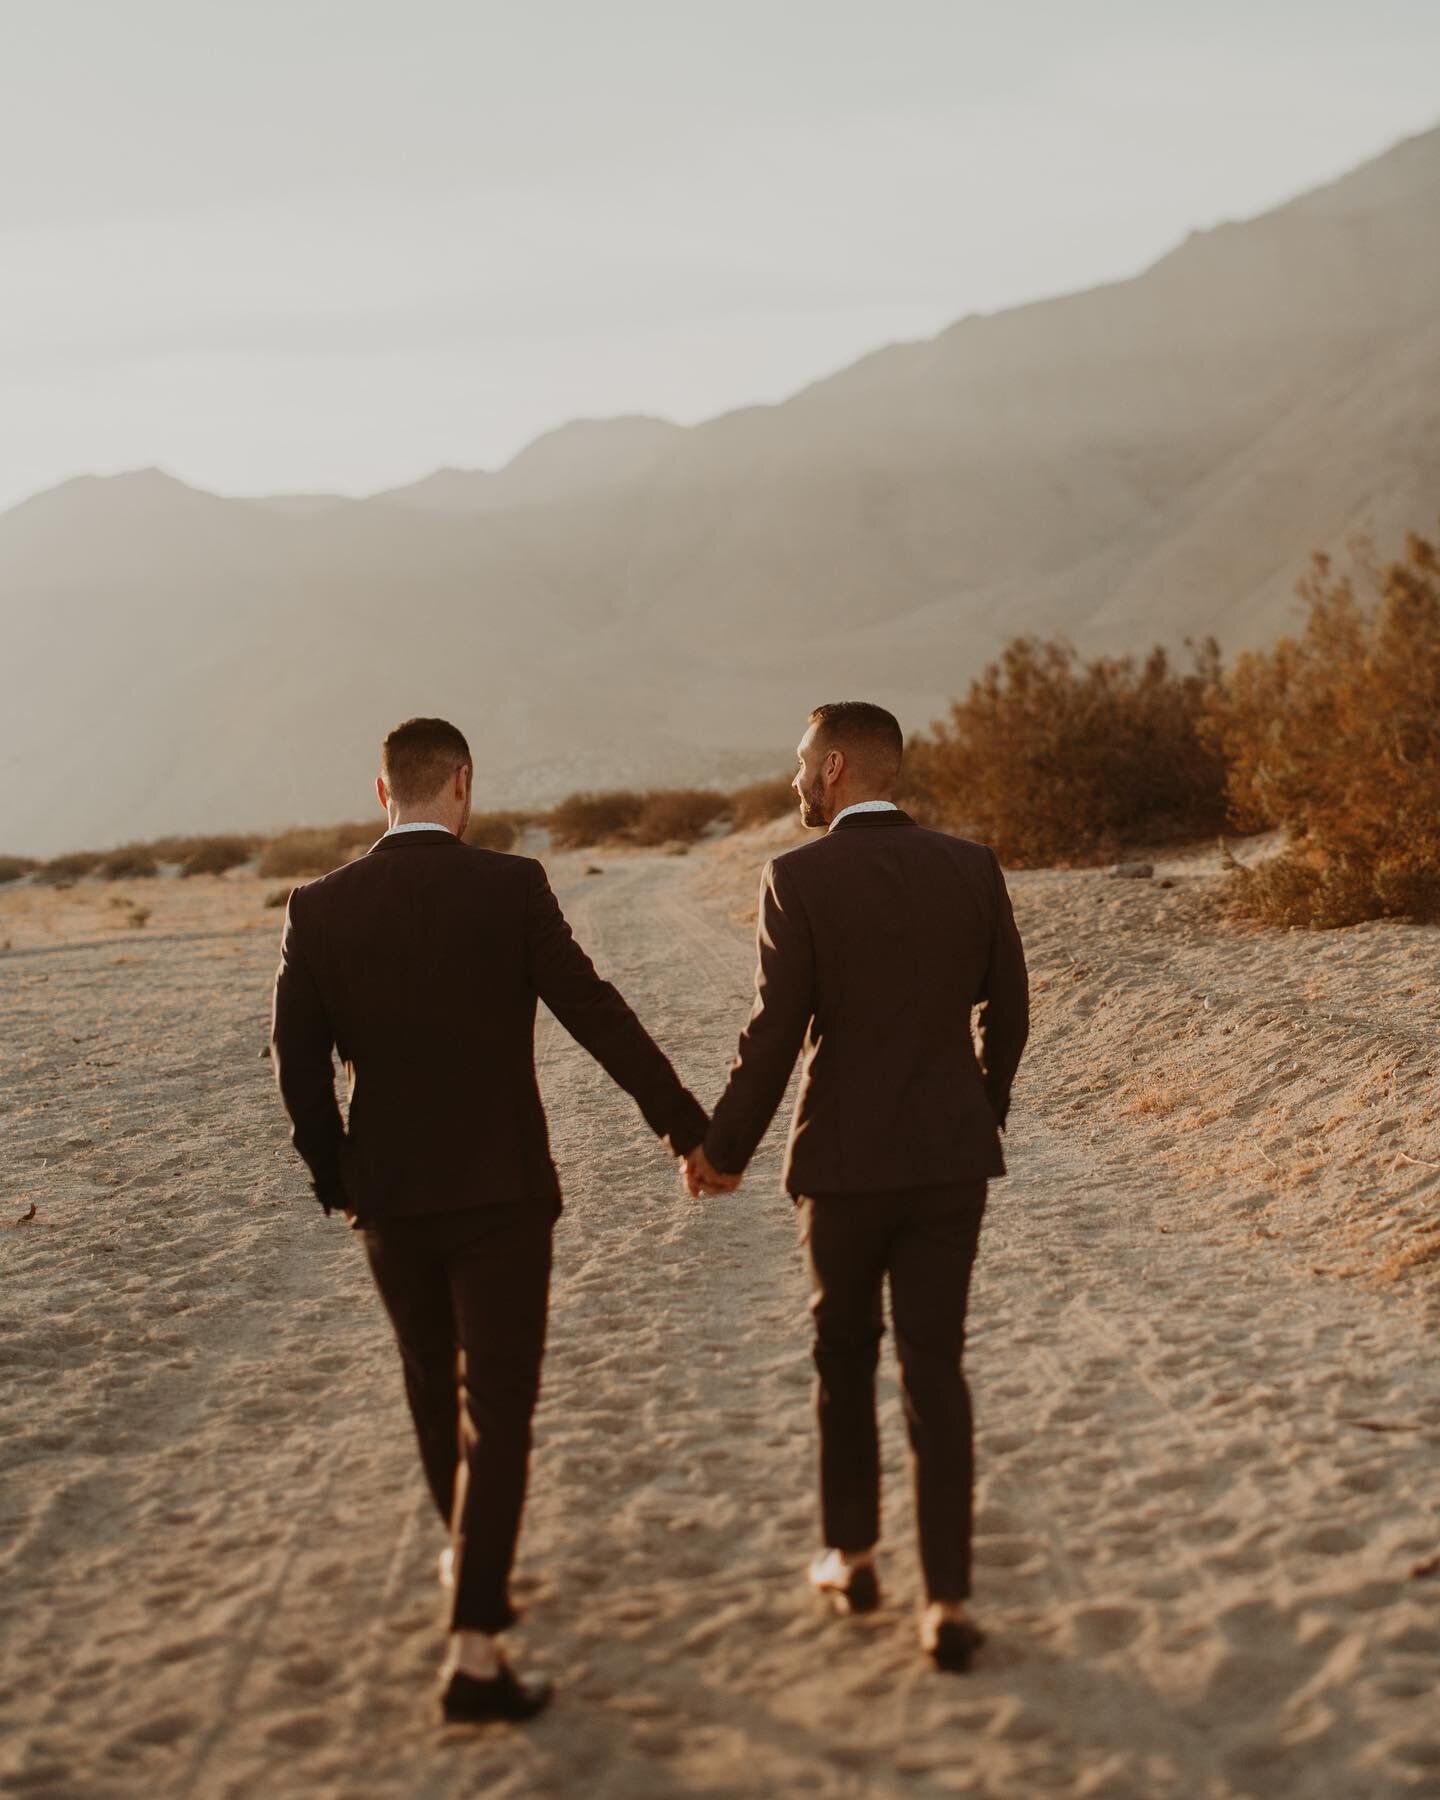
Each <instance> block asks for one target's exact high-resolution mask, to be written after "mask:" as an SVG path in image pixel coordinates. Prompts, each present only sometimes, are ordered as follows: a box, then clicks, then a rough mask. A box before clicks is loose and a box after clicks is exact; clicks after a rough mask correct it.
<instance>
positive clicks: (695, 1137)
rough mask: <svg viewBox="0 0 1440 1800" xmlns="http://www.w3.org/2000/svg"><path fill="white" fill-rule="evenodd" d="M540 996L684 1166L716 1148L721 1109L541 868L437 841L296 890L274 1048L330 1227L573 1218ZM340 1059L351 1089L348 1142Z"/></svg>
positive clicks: (386, 854) (418, 842)
mask: <svg viewBox="0 0 1440 1800" xmlns="http://www.w3.org/2000/svg"><path fill="white" fill-rule="evenodd" d="M537 996H538V998H539V999H541V1000H543V1001H544V1002H545V1004H546V1005H547V1006H548V1007H549V1008H550V1010H551V1012H553V1013H554V1014H555V1016H556V1018H557V1019H558V1020H559V1021H560V1023H561V1024H562V1025H563V1026H564V1027H565V1028H566V1030H567V1031H569V1032H570V1034H571V1036H572V1037H574V1038H576V1039H577V1040H578V1041H579V1042H580V1043H581V1044H583V1045H584V1047H585V1048H586V1049H587V1050H588V1051H589V1052H590V1054H591V1055H592V1056H594V1057H595V1058H596V1060H597V1061H598V1062H600V1063H601V1064H602V1065H603V1066H604V1068H605V1070H606V1071H607V1073H609V1074H610V1075H611V1076H613V1077H614V1079H615V1080H616V1081H617V1082H618V1083H619V1084H620V1086H621V1087H623V1088H624V1089H625V1090H626V1091H627V1092H628V1093H629V1094H631V1095H633V1097H634V1099H635V1101H636V1103H637V1104H638V1105H639V1108H640V1111H641V1112H642V1113H643V1114H644V1116H645V1120H646V1122H647V1123H648V1124H649V1125H650V1127H651V1129H652V1130H653V1131H655V1132H656V1133H657V1134H658V1135H659V1136H662V1137H665V1138H667V1139H668V1140H669V1143H670V1147H671V1149H672V1150H673V1151H674V1152H675V1153H676V1154H677V1155H683V1154H685V1152H687V1151H689V1150H691V1149H693V1148H694V1146H695V1145H696V1144H698V1143H699V1142H700V1139H701V1137H702V1136H703V1135H704V1131H705V1112H704V1109H703V1108H702V1107H701V1106H700V1103H699V1102H698V1101H697V1100H696V1099H695V1097H694V1096H693V1095H692V1094H690V1093H689V1092H687V1090H686V1089H685V1088H684V1087H682V1086H681V1084H680V1081H679V1078H678V1077H677V1076H676V1074H675V1071H674V1069H672V1068H671V1066H670V1064H669V1062H668V1061H667V1060H666V1058H665V1056H664V1055H663V1053H662V1052H661V1051H660V1050H659V1049H658V1048H657V1046H656V1045H655V1044H654V1042H653V1041H652V1040H651V1038H650V1036H649V1035H648V1033H647V1032H646V1031H645V1029H644V1027H643V1026H642V1025H641V1024H640V1021H639V1020H638V1019H637V1018H636V1017H635V1015H634V1013H632V1012H631V1010H630V1008H629V1007H628V1006H627V1005H626V1004H625V1002H624V1000H623V999H621V997H620V995H619V994H618V993H617V992H616V990H615V989H614V988H613V987H612V986H611V985H610V983H609V982H608V981H602V980H601V978H600V977H599V975H597V974H596V972H595V969H594V966H593V965H592V963H591V961H590V959H589V957H588V956H586V954H585V952H584V951H583V950H582V949H581V948H580V946H579V945H578V944H577V943H576V942H575V940H574V938H573V937H572V936H571V933H570V927H569V926H568V925H567V924H566V922H565V919H564V916H563V914H562V913H561V911H560V906H559V903H558V901H557V900H556V898H555V895H554V894H553V893H552V892H551V889H550V884H549V882H548V881H547V880H546V877H545V871H544V869H543V868H542V867H541V865H540V864H539V863H538V862H535V861H533V860H532V859H531V858H529V857H523V856H504V855H500V854H499V853H498V852H495V851H492V850H479V849H475V848H472V847H471V846H469V845H467V844H463V843H461V841H460V840H459V838H457V837H455V836H454V835H453V834H452V833H451V832H449V831H445V830H443V829H441V828H438V827H437V828H436V829H435V830H433V831H414V832H404V833H401V834H400V835H399V836H396V837H384V838H381V839H380V841H379V842H378V843H377V844H375V845H374V846H373V847H372V848H371V850H370V851H369V853H368V854H367V855H365V856H362V857H360V858H359V859H358V860H356V861H355V862H352V863H349V864H347V865H346V866H345V867H344V868H342V869H337V870H335V872H334V873H333V874H331V875H327V876H325V878H324V879H323V880H321V881H312V882H309V883H307V884H306V885H305V886H304V887H298V888H296V889H295V891H294V892H293V893H292V894H291V896H290V904H289V907H288V908H287V910H286V914H285V932H284V940H283V943H282V947H281V955H280V968H279V972H278V974H277V975H276V978H275V1005H274V1018H273V1024H272V1028H271V1038H270V1044H271V1054H272V1056H273V1057H274V1061H275V1075H276V1079H277V1080H278V1082H279V1084H280V1093H281V1097H282V1099H283V1100H284V1103H285V1110H286V1111H287V1112H288V1113H289V1115H290V1120H291V1123H292V1125H293V1127H294V1129H293V1132H292V1134H291V1136H292V1142H293V1143H294V1145H295V1148H296V1149H297V1150H298V1151H299V1152H300V1154H301V1156H303V1157H304V1159H305V1161H306V1162H307V1163H308V1164H309V1167H310V1172H311V1174H312V1176H313V1178H314V1183H315V1191H316V1194H317V1196H318V1198H319V1199H320V1200H321V1202H322V1203H323V1204H324V1206H325V1210H326V1211H327V1212H329V1210H330V1208H331V1207H332V1206H341V1205H347V1206H349V1207H350V1208H351V1209H352V1210H353V1211H354V1212H356V1213H357V1214H358V1215H359V1216H360V1217H361V1218H362V1219H365V1220H369V1219H385V1218H394V1217H404V1216H407V1215H410V1214H420V1213H439V1212H450V1211H454V1210H457V1209H459V1208H461V1207H470V1206H479V1205H486V1204H489V1203H491V1202H500V1201H513V1200H533V1201H537V1202H541V1203H548V1204H550V1205H552V1206H554V1205H558V1201H559V1196H560V1188H559V1183H558V1181H557V1179H556V1174H555V1165H554V1163H553V1162H552V1161H551V1158H550V1143H549V1134H548V1132H547V1130H546V1125H545V1113H544V1110H543V1108H542V1106H541V1103H540V1090H539V1088H538V1086H537V1084H536V1080H535V1056H534V1030H535V1003H536V998H537ZM332 1045H334V1046H336V1047H338V1049H339V1052H340V1056H341V1058H342V1060H343V1061H344V1063H345V1065H346V1069H347V1073H348V1075H349V1086H350V1117H349V1128H348V1130H347V1129H346V1127H345V1126H344V1124H343V1123H342V1121H341V1116H340V1110H339V1107H338V1106H337V1104H336V1100H335V1085H334V1076H333V1066H332V1063H331V1047H332Z"/></svg>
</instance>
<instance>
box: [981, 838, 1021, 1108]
mask: <svg viewBox="0 0 1440 1800" xmlns="http://www.w3.org/2000/svg"><path fill="white" fill-rule="evenodd" d="M986 855H987V856H988V857H989V858H990V873H991V876H992V878H993V880H994V884H995V921H994V926H993V928H992V930H991V934H990V958H989V963H988V965H987V967H986V971H985V981H984V985H983V987H982V988H981V991H980V995H979V1000H980V1002H981V1004H982V1006H983V1011H982V1012H981V1015H980V1025H979V1031H980V1045H981V1064H982V1067H983V1069H984V1074H985V1092H986V1094H987V1096H988V1097H989V1100H990V1105H991V1108H992V1109H993V1111H994V1113H995V1117H996V1119H997V1120H998V1121H999V1122H1000V1124H1001V1126H1003V1125H1004V1124H1005V1120H1006V1118H1007V1117H1008V1115H1009V1112H1010V1089H1011V1086H1012V1085H1013V1083H1014V1080H1015V1071H1016V1070H1017V1069H1018V1068H1019V1067H1020V1056H1021V1053H1022V1052H1023V1050H1024V1048H1025V1040H1026V1038H1027V1037H1029V1035H1030V978H1029V976H1028V974H1027V973H1026V970H1025V951H1024V949H1023V947H1022V946H1021V943H1020V933H1019V931H1018V929H1017V928H1016V925H1015V913H1014V909H1013V908H1012V907H1011V904H1010V893H1009V890H1008V889H1007V887H1006V886H1005V877H1004V876H1003V875H1002V874H1001V873H1000V864H999V862H998V861H997V860H996V857H995V852H994V851H993V850H988V851H987V852H986Z"/></svg>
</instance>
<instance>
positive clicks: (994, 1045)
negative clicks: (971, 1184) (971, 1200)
mask: <svg viewBox="0 0 1440 1800" xmlns="http://www.w3.org/2000/svg"><path fill="white" fill-rule="evenodd" d="M758 940H759V953H760V964H759V969H758V971H757V973H756V977H755V990H756V991H755V1005H754V1009H753V1011H752V1012H751V1015H750V1021H749V1023H748V1024H747V1025H746V1027H745V1030H744V1032H743V1034H742V1035H741V1038H740V1049H739V1054H738V1056H737V1057H736V1059H735V1062H734V1063H733V1064H732V1066H731V1069H730V1079H729V1082H728V1083H727V1085H726V1088H725V1092H724V1095H723V1096H722V1098H721V1100H720V1104H719V1105H718V1106H717V1107H716V1108H715V1114H714V1117H713V1119H712V1120H711V1124H710V1130H709V1132H708V1134H707V1135H706V1139H705V1153H706V1155H707V1156H708V1157H709V1159H710V1161H711V1163H712V1164H713V1165H714V1166H715V1168H717V1169H719V1170H721V1171H722V1172H726V1173H729V1174H738V1173H739V1172H740V1171H741V1170H742V1169H743V1168H744V1167H745V1165H746V1163H747V1162H749V1160H750V1158H751V1156H752V1155H753V1154H754V1151H755V1148H756V1146H757V1145H758V1144H759V1142H760V1140H761V1138H762V1137H763V1136H764V1135H765V1131H766V1128H767V1127H768V1125H769V1123H770V1121H771V1119H772V1118H773V1117H774V1115H775V1109H776V1107H777V1106H779V1104H780V1100H781V1097H782V1096H783V1094H784V1092H785V1085H786V1083H787V1082H788V1080H789V1078H790V1071H791V1069H792V1068H793V1067H794V1064H795V1058H796V1055H797V1054H798V1053H799V1052H800V1050H801V1049H802V1048H803V1050H804V1053H805V1061H804V1069H803V1078H802V1080H801V1084H800V1095H799V1099H798V1100H797V1102H796V1106H795V1118H794V1123H793V1124H792V1126H791V1129H790V1143H789V1148H788V1151H787V1154H786V1161H785V1185H786V1187H787V1188H788V1189H789V1191H790V1193H792V1194H794V1195H801V1194H848V1193H873V1192H878V1191H882V1190H893V1189H896V1188H910V1187H931V1186H939V1185H941V1184H942V1183H946V1182H955V1181H969V1180H975V1179H978V1178H980V1177H984V1176H990V1175H1003V1174H1004V1173H1005V1163H1004V1159H1003V1157H1002V1156H1001V1153H1000V1138H999V1132H998V1130H997V1126H1001V1125H1003V1124H1004V1123H1005V1117H1006V1114H1007V1112H1008V1110H1009V1106H1010V1084H1011V1082H1012V1081H1013V1080H1014V1078H1015V1071H1016V1069H1017V1067H1018V1066H1019V1062H1020V1053H1021V1051H1022V1050H1023V1049H1024V1047H1025V1039H1026V1036H1027V1034H1028V1031H1029V985H1028V982H1027V978H1026V973H1025V956H1024V952H1023V951H1022V949H1021V947H1020V935H1019V933H1018V932H1017V931H1016V929H1015V918H1014V914H1013V913H1012V912H1011V909H1010V896H1009V894H1008V893H1007V892H1006V889H1005V881H1004V878H1003V876H1002V875H1001V873H1000V866H999V864H998V863H997V862H996V860H995V856H994V852H993V851H990V850H988V849H986V848H985V846H984V845H983V844H972V843H969V842H967V841H966V840H965V839H964V838H956V837H947V836H946V835H945V834H944V833H943V832H939V831H927V830H924V829H923V828H922V827H921V826H919V825H917V824H916V823H915V821H914V820H913V819H912V818H910V816H909V814H908V813H903V812H873V813H851V814H850V815H849V817H848V818H844V819H841V820H840V821H839V822H838V824H836V825H835V826H834V827H833V828H832V829H831V830H830V831H829V832H828V833H827V834H826V835H825V836H824V837H823V838H819V839H817V840H816V841H815V842H814V843H811V844H804V845H802V846H801V847H800V848H799V849H798V850H791V851H788V852H787V853H786V854H785V855H784V856H779V857H776V858H775V860H774V861H773V862H771V863H769V864H767V865H766V868H765V872H764V875H763V876H762V878H761V882H760V922H759V931H758ZM979 1005H983V1007H984V1012H983V1014H982V1016H981V1025H980V1031H981V1036H982V1042H983V1056H982V1059H981V1060H979V1061H977V1058H976V1054H975V1048H974V1045H973V1043H972V1039H971V1013H972V1009H973V1008H974V1007H976V1006H979Z"/></svg>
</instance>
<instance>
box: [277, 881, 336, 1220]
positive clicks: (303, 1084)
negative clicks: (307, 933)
mask: <svg viewBox="0 0 1440 1800" xmlns="http://www.w3.org/2000/svg"><path fill="white" fill-rule="evenodd" d="M298 891H299V890H298V889H297V890H296V893H298ZM296 893H292V894H291V896H290V900H289V904H288V905H287V906H286V908H285V930H284V933H283V935H282V937H281V940H280V967H279V969H278V970H277V972H276V975H275V1002H274V1008H273V1011H272V1014H271V1023H270V1059H271V1062H272V1063H273V1064H274V1067H275V1080H276V1082H277V1083H278V1084H279V1088H280V1098H281V1100H282V1101H283V1103H284V1106H285V1111H286V1113H287V1114H288V1115H289V1118H290V1126H291V1130H290V1142H291V1143H292V1144H293V1145H294V1146H295V1148H296V1149H297V1150H298V1151H299V1152H300V1154H301V1156H302V1157H304V1159H305V1162H306V1164H307V1166H308V1167H309V1170H310V1176H311V1181H312V1184H313V1186H314V1189H315V1198H316V1199H317V1200H318V1201H319V1202H320V1204H321V1205H322V1206H323V1207H324V1208H325V1211H326V1212H327V1213H329V1212H330V1211H331V1210H332V1208H336V1207H343V1206H344V1204H345V1196H344V1192H343V1190H342V1189H341V1185H340V1145H341V1143H342V1142H343V1141H344V1137H345V1126H344V1121H343V1120H342V1119H341V1117H340V1108H339V1106H338V1105H337V1103H336V1100H335V1065H334V1063H333V1061H332V1060H331V1051H332V1050H333V1048H334V1044H335V1032H334V1030H333V1028H332V1026H331V1024H330V1019H329V1016H328V1015H327V1013H326V1011H325V1005H324V1002H323V1001H322V1000H321V998H320V990H319V988H318V987H317V986H316V985H315V976H314V973H313V971H312V970H311V967H310V964H309V963H308V962H307V960H306V957H305V952H304V950H303V948H302V947H301V944H300V941H299V935H298V933H297V930H296V917H295V912H296V909H295V899H296Z"/></svg>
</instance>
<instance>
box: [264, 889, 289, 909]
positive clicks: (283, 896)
mask: <svg viewBox="0 0 1440 1800" xmlns="http://www.w3.org/2000/svg"><path fill="white" fill-rule="evenodd" d="M294 892H295V890H294V888H288V887H280V888H271V890H270V892H269V893H268V894H267V895H266V896H265V904H266V906H288V905H289V904H290V896H291V895H292V894H293V893H294Z"/></svg>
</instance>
